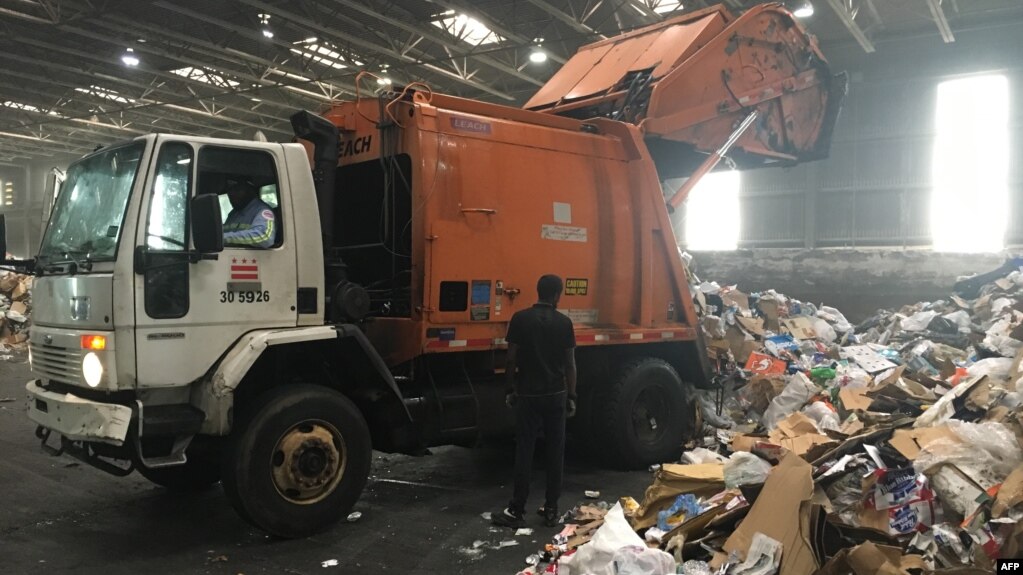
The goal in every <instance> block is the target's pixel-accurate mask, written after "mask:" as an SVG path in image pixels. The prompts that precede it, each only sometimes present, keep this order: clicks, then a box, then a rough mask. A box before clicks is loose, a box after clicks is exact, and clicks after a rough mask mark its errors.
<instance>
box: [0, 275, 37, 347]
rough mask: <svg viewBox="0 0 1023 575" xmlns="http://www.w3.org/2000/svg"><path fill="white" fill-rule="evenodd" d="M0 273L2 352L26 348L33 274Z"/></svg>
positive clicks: (30, 320)
mask: <svg viewBox="0 0 1023 575" xmlns="http://www.w3.org/2000/svg"><path fill="white" fill-rule="evenodd" d="M0 273H2V274H3V275H0V353H6V352H9V351H11V350H24V349H26V348H27V347H28V343H27V342H28V328H29V326H30V325H31V323H32V276H29V275H23V274H17V273H13V272H0ZM0 357H3V356H0Z"/></svg>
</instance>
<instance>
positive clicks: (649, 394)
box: [632, 387, 670, 446]
mask: <svg viewBox="0 0 1023 575" xmlns="http://www.w3.org/2000/svg"><path fill="white" fill-rule="evenodd" d="M669 417H670V407H669V401H668V397H667V395H666V394H665V393H663V390H661V389H658V388H656V387H648V388H646V389H644V390H643V391H641V392H640V393H639V395H637V396H636V401H634V402H633V404H632V428H633V430H634V431H635V433H636V439H637V440H639V441H640V442H641V443H644V444H646V445H648V446H654V445H656V444H658V443H660V441H661V440H662V439H664V436H665V434H666V433H667V429H668V418H669Z"/></svg>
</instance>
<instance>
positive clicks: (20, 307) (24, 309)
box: [11, 301, 28, 315]
mask: <svg viewBox="0 0 1023 575" xmlns="http://www.w3.org/2000/svg"><path fill="white" fill-rule="evenodd" d="M11 311H13V312H16V313H20V314H21V315H26V314H27V313H28V306H27V305H25V302H20V301H16V302H14V303H12V304H11Z"/></svg>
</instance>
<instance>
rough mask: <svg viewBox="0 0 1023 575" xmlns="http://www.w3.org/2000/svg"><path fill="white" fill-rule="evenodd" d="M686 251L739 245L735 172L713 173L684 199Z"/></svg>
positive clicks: (737, 174)
mask: <svg viewBox="0 0 1023 575" xmlns="http://www.w3.org/2000/svg"><path fill="white" fill-rule="evenodd" d="M685 233H686V248H687V249H689V250H696V251H698V250H734V249H735V248H737V247H738V245H739V172H738V171H736V170H730V171H727V172H714V173H711V174H707V175H706V176H704V178H703V179H702V180H700V183H698V184H696V187H695V188H693V191H692V192H690V194H689V199H687V200H686V220H685Z"/></svg>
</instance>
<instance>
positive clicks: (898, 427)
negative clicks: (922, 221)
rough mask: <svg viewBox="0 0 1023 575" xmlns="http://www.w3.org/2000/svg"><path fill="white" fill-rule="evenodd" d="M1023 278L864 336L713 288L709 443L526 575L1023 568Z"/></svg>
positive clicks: (968, 286) (974, 283)
mask: <svg viewBox="0 0 1023 575" xmlns="http://www.w3.org/2000/svg"><path fill="white" fill-rule="evenodd" d="M1020 263H1023V262H1018V261H1015V260H1014V261H1013V265H1007V266H1003V268H1001V269H999V270H996V272H993V273H989V274H984V275H983V276H974V277H972V278H967V279H965V280H962V281H960V282H958V283H957V284H956V288H955V290H956V293H955V294H954V295H950V296H949V297H948V298H947V299H944V300H941V301H935V302H925V303H918V304H915V305H912V306H905V307H903V308H902V309H899V310H888V311H879V312H878V313H876V314H875V315H873V316H872V317H870V318H868V319H867V320H866V321H863V322H861V323H860V324H858V325H853V324H852V323H850V322H849V321H848V320H847V319H846V318H845V316H844V315H843V314H842V313H841V312H840V311H839V310H837V309H835V308H831V307H827V306H823V305H822V306H815V305H813V304H810V303H804V302H800V301H797V300H795V299H792V298H788V297H785V296H784V295H783V294H780V293H776V292H774V291H768V292H764V293H750V294H747V293H742V292H740V291H739V290H738V289H737V288H736V287H722V286H718V285H717V284H714V283H710V282H699V281H698V280H697V279H696V278H695V277H694V278H693V280H694V286H693V291H694V294H695V299H696V300H697V307H698V308H699V309H700V311H701V312H702V318H701V319H702V328H703V330H704V334H705V336H706V340H707V343H708V353H709V354H710V356H711V358H712V359H713V360H714V361H715V362H716V363H717V366H718V368H719V372H720V374H721V375H720V376H719V377H718V380H719V382H720V383H721V384H722V389H721V390H715V391H707V392H701V393H702V395H701V397H700V403H701V406H702V409H701V413H702V415H703V425H702V429H703V433H701V434H700V435H701V437H699V438H697V439H696V440H694V441H693V442H691V443H690V444H689V445H687V446H686V447H687V450H686V451H685V452H684V454H683V456H682V459H681V461H680V462H678V463H666V464H664V465H661V466H657V469H656V471H655V477H654V480H653V483H652V485H650V487H649V488H647V490H646V493H645V494H644V496H643V498H642V500H641V501H636V500H634V499H632V498H629V497H625V498H622V499H621V500H620V501H619V502H617V503H616V504H615V505H614V506H613V507H611V508H610V509H609V510H607V511H604V512H603V513H595V512H594V511H593V510H592V509H587V511H586V513H581V514H580V513H578V512H579V511H580V510H581V509H582V508H579V509H577V510H576V513H575V514H570V515H573V516H571V517H568V518H566V519H567V520H569V521H570V522H571V524H570V525H566V528H565V531H563V532H562V533H561V534H559V535H558V536H557V537H556V538H555V540H554V541H552V542H551V543H550V544H549V545H547V547H546V548H545V550H544V553H542V554H541V555H539V556H534V557H531V558H530V563H531V564H530V565H529V566H528V567H527V568H526V569H525V570H523V571H522V573H528V574H533V573H558V574H560V575H579V574H583V573H622V574H624V573H630V574H633V575H640V574H643V575H662V574H665V573H685V574H687V575H710V574H730V575H754V574H755V575H770V574H772V573H778V574H780V575H810V574H822V575H842V574H847V573H853V574H855V575H868V574H873V573H886V574H908V573H910V572H913V573H921V572H922V573H949V574H951V573H957V574H973V573H977V574H980V573H990V572H993V571H994V569H995V564H996V560H997V559H998V558H1012V557H1020V556H1023V450H1021V446H1023V415H1021V404H1023V365H1021V363H1023V273H1021V271H1020V268H1019V267H1018V266H1019V264H1020ZM576 514H578V515H579V516H578V517H575V516H574V515H576ZM598 515H599V517H598ZM534 558H535V559H536V560H535V561H534Z"/></svg>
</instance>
